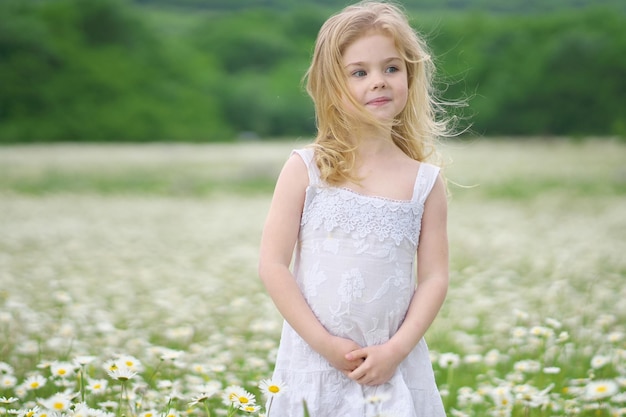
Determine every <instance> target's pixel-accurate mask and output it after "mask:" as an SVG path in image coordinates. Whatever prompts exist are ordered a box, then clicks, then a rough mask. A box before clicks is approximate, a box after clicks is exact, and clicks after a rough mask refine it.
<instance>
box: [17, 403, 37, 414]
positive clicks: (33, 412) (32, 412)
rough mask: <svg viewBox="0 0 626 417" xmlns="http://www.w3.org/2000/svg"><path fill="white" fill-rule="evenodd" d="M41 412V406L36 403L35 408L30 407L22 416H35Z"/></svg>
mask: <svg viewBox="0 0 626 417" xmlns="http://www.w3.org/2000/svg"><path fill="white" fill-rule="evenodd" d="M38 413H39V406H38V405H36V406H34V407H33V408H29V409H27V410H24V411H23V412H21V413H20V417H33V416H34V415H36V414H38Z"/></svg>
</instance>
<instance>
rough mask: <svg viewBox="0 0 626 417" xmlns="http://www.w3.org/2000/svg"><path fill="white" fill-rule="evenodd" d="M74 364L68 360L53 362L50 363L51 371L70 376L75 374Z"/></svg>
mask: <svg viewBox="0 0 626 417" xmlns="http://www.w3.org/2000/svg"><path fill="white" fill-rule="evenodd" d="M74 371H75V369H74V365H72V364H71V363H68V362H53V363H51V364H50V372H51V373H52V375H53V376H58V377H61V378H68V377H70V376H72V375H74Z"/></svg>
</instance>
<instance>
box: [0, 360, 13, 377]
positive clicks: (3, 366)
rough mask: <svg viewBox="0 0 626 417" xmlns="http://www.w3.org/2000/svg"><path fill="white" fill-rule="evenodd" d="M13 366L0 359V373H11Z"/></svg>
mask: <svg viewBox="0 0 626 417" xmlns="http://www.w3.org/2000/svg"><path fill="white" fill-rule="evenodd" d="M13 372H14V371H13V367H12V366H11V365H9V364H8V363H6V362H2V361H0V374H3V375H5V374H13Z"/></svg>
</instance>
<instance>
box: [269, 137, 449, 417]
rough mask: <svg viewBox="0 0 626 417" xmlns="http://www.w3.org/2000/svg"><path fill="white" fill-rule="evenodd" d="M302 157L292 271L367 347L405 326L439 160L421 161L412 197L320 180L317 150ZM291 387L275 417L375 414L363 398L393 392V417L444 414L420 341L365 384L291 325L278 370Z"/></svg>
mask: <svg viewBox="0 0 626 417" xmlns="http://www.w3.org/2000/svg"><path fill="white" fill-rule="evenodd" d="M294 152H296V153H297V154H298V155H300V157H301V158H302V159H303V160H304V162H305V163H306V165H307V167H308V172H309V186H308V188H307V190H306V199H305V203H304V209H303V213H302V219H301V223H300V233H299V237H298V242H297V247H296V254H295V262H294V267H293V273H294V276H295V278H296V280H297V282H298V285H299V287H300V289H301V291H302V293H303V294H304V297H305V299H306V300H307V302H308V304H309V305H310V307H311V309H312V310H313V312H314V313H315V315H316V316H317V318H318V319H319V320H320V322H321V323H322V324H323V325H324V327H325V328H326V329H327V330H328V331H329V332H330V333H332V334H334V335H336V336H340V337H345V338H349V339H351V340H353V341H355V342H356V343H357V344H359V345H360V346H371V345H377V344H382V343H384V342H386V341H387V340H389V339H390V338H391V336H392V335H393V334H394V333H395V332H396V331H397V330H398V328H399V327H400V324H401V323H402V321H403V319H404V317H405V314H406V312H407V310H408V307H409V303H410V302H411V299H412V296H413V293H414V291H415V272H414V271H415V264H414V261H415V254H416V251H417V245H418V241H419V234H420V228H421V219H422V214H423V212H424V203H425V201H426V198H427V197H428V195H429V193H430V191H431V189H432V187H433V185H434V183H435V180H436V179H437V176H438V174H439V168H438V167H436V166H434V165H430V164H426V163H422V164H420V168H419V171H418V174H417V178H416V180H415V187H414V191H413V197H412V199H411V200H410V201H399V200H391V199H387V198H381V197H372V196H366V195H362V194H359V193H356V192H354V191H352V190H349V189H346V188H339V187H332V186H328V185H326V184H323V183H322V182H321V181H320V177H319V171H318V169H317V166H316V164H315V162H314V161H313V150H312V149H301V150H296V151H294ZM273 377H274V378H275V380H276V381H281V382H283V383H285V384H286V385H287V386H288V387H287V389H286V391H285V392H284V394H283V395H281V396H279V397H277V398H274V400H273V402H272V404H271V410H270V415H271V416H272V417H302V416H303V407H302V402H303V400H306V403H307V405H308V409H309V412H310V416H311V417H369V416H373V415H374V414H373V408H372V406H371V405H367V404H366V401H365V399H366V398H368V397H370V396H374V395H377V396H380V398H388V399H387V400H385V401H384V402H383V404H382V411H383V412H384V413H385V416H387V415H389V416H393V417H445V411H444V408H443V404H442V401H441V397H440V394H439V391H438V389H437V386H436V384H435V378H434V375H433V369H432V364H431V362H430V356H429V353H428V348H427V346H426V342H425V341H424V339H422V340H421V341H420V342H419V343H418V344H417V346H416V347H415V348H414V349H413V351H412V352H411V353H410V354H409V355H408V356H407V358H406V359H405V360H404V361H403V362H402V363H401V364H400V366H399V367H398V369H397V370H396V372H395V374H394V375H393V377H392V378H391V380H390V381H389V382H387V383H385V384H383V385H379V386H362V385H360V384H358V383H356V382H354V381H352V380H351V379H349V378H348V377H346V376H345V375H343V374H342V373H341V372H340V371H338V370H337V369H335V368H333V367H332V366H331V365H330V364H329V363H328V361H326V360H325V359H324V358H323V357H322V356H321V355H319V354H318V353H317V352H315V351H314V350H312V349H311V348H310V347H309V345H308V344H307V343H306V342H305V341H304V340H303V339H302V338H300V336H299V335H298V334H297V333H296V332H295V331H294V330H293V329H292V328H291V326H289V324H288V323H287V322H285V323H284V324H283V330H282V335H281V342H280V346H279V349H278V354H277V359H276V366H275V369H274V375H273Z"/></svg>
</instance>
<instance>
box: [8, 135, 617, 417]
mask: <svg viewBox="0 0 626 417" xmlns="http://www.w3.org/2000/svg"><path fill="white" fill-rule="evenodd" d="M302 145H303V143H302V142H289V143H288V142H282V143H268V144H261V143H241V144H231V145H165V144H158V145H83V146H78V145H54V146H11V147H3V148H0V416H19V417H56V416H59V417H60V416H77V417H121V416H122V415H123V416H127V417H129V416H132V417H135V416H136V417H183V416H187V415H190V416H208V417H212V416H226V415H227V416H235V415H237V416H240V415H263V414H265V415H267V414H269V415H270V416H272V417H281V416H273V414H272V412H271V407H270V408H269V410H268V409H267V408H266V405H269V404H271V399H272V398H273V396H275V395H289V387H285V386H283V385H282V384H281V381H271V380H270V377H271V372H272V366H273V358H274V354H275V350H276V348H277V345H278V337H279V333H280V326H281V324H282V321H281V318H280V317H279V315H278V314H277V312H276V311H275V309H274V307H273V305H272V303H271V300H270V299H269V297H268V296H267V295H266V294H265V292H264V290H263V287H262V284H261V282H260V280H259V279H258V278H257V275H256V264H257V250H258V242H259V239H260V233H261V229H262V226H263V221H264V217H265V214H266V212H267V209H268V206H269V201H270V197H271V190H272V187H273V181H274V180H275V178H276V176H277V174H278V171H279V170H280V167H281V165H282V163H283V162H284V160H285V159H286V158H287V157H288V155H289V150H290V149H292V148H294V147H299V146H302ZM442 151H443V153H444V155H445V156H446V160H448V161H449V164H448V166H447V168H446V174H447V178H448V185H449V188H450V192H451V200H450V209H449V235H450V247H451V285H450V290H449V293H448V298H447V300H446V303H445V305H444V307H443V309H442V311H441V313H440V315H439V317H438V318H437V319H436V321H435V323H434V325H433V327H432V328H431V329H430V330H429V332H428V333H427V341H428V343H429V346H430V349H431V353H432V361H433V367H434V369H435V373H436V378H437V381H438V384H439V386H440V389H441V393H442V396H443V400H444V403H445V404H446V407H447V410H448V415H449V416H451V417H462V416H473V417H474V416H475V417H483V416H514V417H532V416H542V417H543V416H545V417H551V416H590V417H591V416H594V417H596V416H597V417H609V416H611V417H613V416H626V285H625V284H626V145H624V144H623V143H622V144H620V143H618V142H612V141H608V140H602V141H591V140H590V141H583V142H568V141H558V140H552V141H541V140H538V139H537V140H530V139H528V140H524V141H520V142H513V141H506V140H501V141H483V140H476V141H468V142H458V143H447V144H445V145H444V146H443V147H442ZM268 400H269V401H268ZM381 400H384V398H382V399H381V398H370V399H368V401H369V402H371V403H376V402H377V401H381ZM383 405H384V404H383ZM366 406H367V407H368V409H371V410H374V409H376V407H375V406H376V404H371V405H364V407H366ZM383 409H384V408H383ZM268 411H269V412H268ZM375 414H376V412H374V411H373V412H372V417H373V416H374V415H375ZM303 415H304V411H303ZM376 415H379V414H376ZM382 415H385V414H380V416H382ZM311 417H317V416H311ZM320 417H323V416H320ZM337 417H341V416H337ZM388 417H391V416H388ZM396 417H402V416H396Z"/></svg>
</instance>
